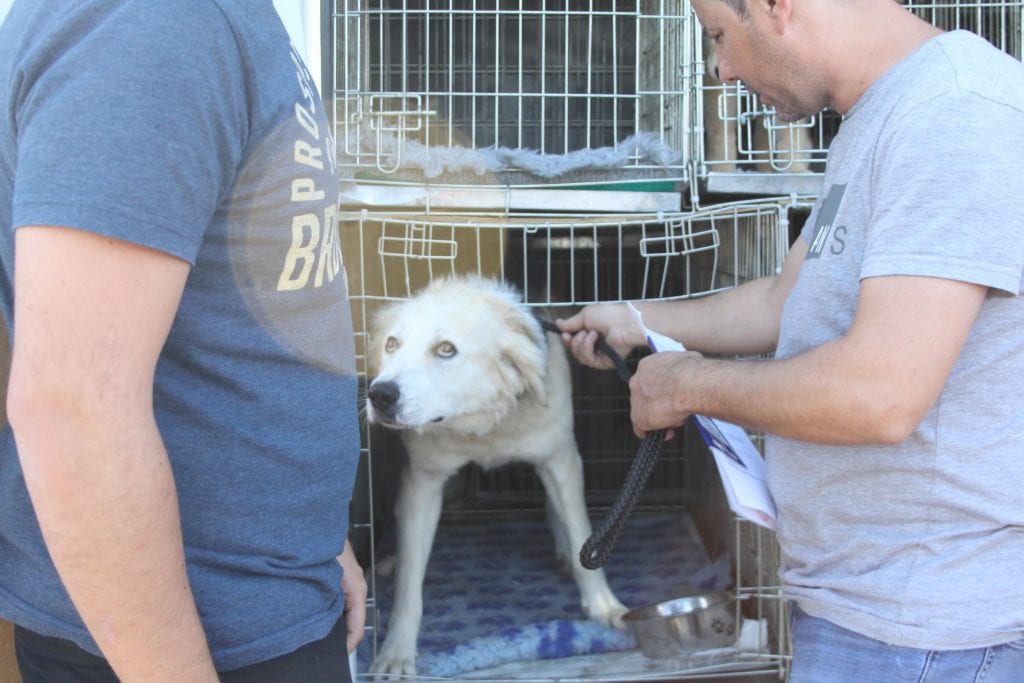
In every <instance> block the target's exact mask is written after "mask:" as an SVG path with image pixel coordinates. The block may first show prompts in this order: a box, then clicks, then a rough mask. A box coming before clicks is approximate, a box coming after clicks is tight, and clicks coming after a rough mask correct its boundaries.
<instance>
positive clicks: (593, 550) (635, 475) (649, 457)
mask: <svg viewBox="0 0 1024 683" xmlns="http://www.w3.org/2000/svg"><path fill="white" fill-rule="evenodd" d="M540 324H541V327H543V328H544V329H545V330H548V331H549V332H554V333H556V334H561V330H559V329H558V326H557V325H555V324H554V323H553V322H550V321H547V320H541V321H540ZM597 348H598V350H599V351H600V352H601V353H603V354H605V355H606V356H608V358H610V359H611V361H612V363H613V364H614V365H615V371H616V372H617V373H618V374H619V377H621V378H622V381H623V382H626V383H627V384H628V383H629V378H630V376H631V375H632V373H631V372H630V370H629V368H628V367H627V366H626V362H625V361H624V360H623V359H622V356H620V355H619V354H618V353H616V352H615V349H613V348H612V347H611V346H610V345H609V344H608V342H606V341H605V340H604V338H603V337H598V338H597ZM664 440H665V430H664V429H659V430H658V431H655V432H648V433H647V434H646V435H645V436H644V439H643V441H642V442H641V443H640V448H638V449H637V452H636V456H635V457H634V458H633V464H632V465H630V467H629V472H627V473H626V481H625V482H623V484H622V491H620V492H619V496H618V498H616V499H615V503H614V504H613V505H612V507H611V509H610V510H609V511H608V514H607V515H605V518H604V519H603V520H602V521H601V524H600V525H598V527H597V530H596V531H594V532H593V533H591V534H590V538H588V539H587V541H586V543H584V544H583V547H582V548H581V549H580V564H582V565H583V566H584V567H586V568H587V569H598V568H600V567H602V566H604V563H605V562H607V561H608V557H609V556H610V555H611V554H612V549H613V548H614V547H615V543H616V542H618V540H619V536H620V535H621V534H622V527H623V526H624V525H625V524H626V518H627V517H629V513H630V512H632V511H633V507H634V506H635V505H636V501H637V499H638V498H639V497H640V491H642V490H643V488H644V484H646V483H647V479H648V478H649V477H650V476H651V472H652V471H653V470H654V461H655V460H657V459H658V455H659V454H660V453H661V444H662V442H663V441H664Z"/></svg>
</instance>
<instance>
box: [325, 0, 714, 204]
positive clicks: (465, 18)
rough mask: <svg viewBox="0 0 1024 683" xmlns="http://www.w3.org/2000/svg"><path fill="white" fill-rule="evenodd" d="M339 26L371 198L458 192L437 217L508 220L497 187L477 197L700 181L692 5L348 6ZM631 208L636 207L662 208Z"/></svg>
mask: <svg viewBox="0 0 1024 683" xmlns="http://www.w3.org/2000/svg"><path fill="white" fill-rule="evenodd" d="M332 19H333V21H332V25H333V27H334V41H335V43H336V44H337V45H338V49H337V50H336V51H335V54H336V57H337V61H336V65H335V76H334V88H333V100H334V107H335V108H336V115H335V117H336V121H337V124H338V125H337V130H336V139H337V141H338V159H339V163H340V166H341V168H342V170H343V172H345V173H347V174H349V176H350V177H352V178H354V179H356V180H358V183H356V184H355V185H353V186H352V188H351V189H352V191H353V192H354V193H355V194H354V195H353V197H352V198H353V200H354V201H356V202H358V203H361V204H363V205H367V206H374V205H379V204H380V203H381V202H384V203H387V204H388V205H391V206H393V205H394V199H395V197H394V194H395V187H396V186H397V187H399V188H401V187H403V186H409V185H412V186H420V185H434V186H436V185H445V186H448V187H452V188H459V190H460V192H454V193H453V192H447V193H445V194H444V195H442V196H435V197H433V202H432V204H431V208H438V207H439V206H442V205H443V203H444V202H446V201H447V202H451V203H454V204H459V202H463V203H462V204H459V205H460V206H465V202H467V201H468V202H469V203H471V204H477V205H478V204H479V202H481V201H487V202H489V203H490V205H489V206H487V207H486V208H492V209H493V208H499V209H504V208H508V206H507V202H506V201H504V200H503V198H502V197H501V195H495V194H494V193H493V192H491V193H488V194H485V195H483V197H484V199H480V198H479V196H478V198H476V199H466V197H465V195H467V194H469V195H471V196H472V195H473V193H474V192H475V191H478V190H480V189H482V188H500V189H508V188H526V187H538V188H547V189H550V188H552V187H563V188H564V187H579V186H584V187H595V188H608V187H616V188H618V189H624V188H625V189H632V190H634V191H635V192H638V193H641V194H643V193H647V192H652V191H653V192H668V193H672V192H676V191H677V190H678V187H679V185H680V184H685V183H686V181H687V179H688V175H689V163H690V157H691V152H690V148H689V141H690V136H689V130H690V125H689V116H690V114H689V112H690V110H691V107H690V102H689V98H690V97H691V94H692V89H691V88H690V84H689V78H688V77H687V76H686V75H685V74H684V73H683V71H684V69H685V68H686V66H687V65H688V64H690V63H691V60H689V59H688V55H689V54H691V52H692V41H693V36H694V30H693V24H694V22H695V19H694V17H693V15H692V14H691V13H690V12H689V10H688V8H687V7H686V5H685V4H684V3H683V2H682V1H681V0H675V1H668V2H666V1H664V0H628V1H627V0H588V2H571V1H570V0H517V1H515V2H510V1H508V0H444V1H436V0H435V1H427V0H407V1H405V2H401V3H397V2H388V1H387V0H338V1H337V2H336V7H335V12H334V15H333V17H332ZM399 192H400V190H399ZM494 197H497V199H495V200H494V201H492V198H494ZM533 198H534V199H539V200H541V203H540V204H539V205H535V206H532V207H529V208H534V209H563V208H572V206H579V205H578V204H569V205H568V206H567V205H566V202H565V201H564V197H563V196H561V195H533ZM570 199H571V198H570ZM629 199H630V197H629V196H628V195H620V196H619V197H618V201H619V209H620V210H644V209H645V208H646V209H649V208H650V207H649V206H648V207H643V206H641V207H632V206H628V201H629ZM676 199H677V201H675V203H674V205H669V206H664V207H659V208H667V209H669V210H673V209H674V210H678V209H679V203H678V197H677V198H676ZM451 205H452V204H448V206H451ZM421 208H423V207H421ZM512 208H515V207H512Z"/></svg>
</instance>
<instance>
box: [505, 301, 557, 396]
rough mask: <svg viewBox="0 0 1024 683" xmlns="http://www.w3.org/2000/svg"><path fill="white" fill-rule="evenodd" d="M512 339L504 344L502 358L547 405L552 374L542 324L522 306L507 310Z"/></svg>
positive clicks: (506, 323)
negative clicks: (548, 384) (549, 375)
mask: <svg viewBox="0 0 1024 683" xmlns="http://www.w3.org/2000/svg"><path fill="white" fill-rule="evenodd" d="M504 317H505V327H506V329H507V330H508V332H509V334H508V338H507V339H506V340H505V341H504V342H503V343H502V349H501V355H502V359H503V360H504V362H505V364H506V365H507V366H508V368H509V369H510V370H511V372H512V373H514V374H515V375H516V376H517V377H514V378H512V377H510V378H509V379H511V380H512V381H513V383H514V384H520V383H521V384H522V386H523V388H524V389H528V390H529V391H531V392H533V395H534V396H535V397H536V398H537V400H538V401H540V403H541V405H547V403H548V392H547V388H546V386H545V382H544V379H545V377H546V376H547V374H548V345H547V338H546V337H545V335H544V331H543V330H542V329H541V327H540V323H539V322H537V319H536V318H534V317H533V315H531V314H530V313H529V312H528V311H527V310H526V309H525V308H523V307H522V306H509V307H508V308H507V309H506V310H505V311H504Z"/></svg>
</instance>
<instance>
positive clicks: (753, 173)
mask: <svg viewBox="0 0 1024 683" xmlns="http://www.w3.org/2000/svg"><path fill="white" fill-rule="evenodd" d="M903 4H904V5H905V6H906V7H907V9H908V10H910V11H912V12H914V13H915V14H917V15H918V16H920V17H922V18H923V19H925V20H926V21H929V22H931V23H932V24H934V25H936V26H938V27H940V28H943V29H946V30H954V29H964V30H968V31H973V32H975V33H978V34H979V35H981V36H983V37H984V38H986V39H987V40H988V41H989V42H991V43H992V44H993V45H995V46H996V47H998V48H999V49H1001V50H1003V51H1005V52H1007V53H1008V54H1010V55H1013V56H1014V57H1016V58H1017V59H1021V57H1022V45H1024V24H1022V21H1021V10H1022V7H1024V3H1022V2H1021V0H952V1H949V2H942V1H939V2H930V1H923V2H922V1H918V0H905V1H904V3H903ZM695 54H696V55H697V57H696V58H697V60H698V63H697V64H696V66H695V67H694V68H692V69H689V70H688V72H691V73H693V74H694V83H695V88H696V91H697V92H696V94H695V96H694V102H695V103H696V104H697V107H696V109H695V111H694V123H695V131H696V135H695V140H694V143H693V146H694V149H695V151H696V166H695V172H694V176H695V178H696V179H697V181H698V182H697V183H695V187H697V186H699V190H698V194H701V193H704V194H708V193H710V194H714V193H725V194H737V193H739V194H755V195H771V194H780V193H786V192H796V193H802V194H816V193H817V192H818V190H819V187H820V182H821V180H820V175H821V173H822V172H823V171H824V165H823V164H824V159H825V155H826V154H827V152H828V146H829V144H830V142H831V140H832V137H833V136H834V135H835V132H836V130H837V129H838V126H839V125H840V122H841V117H840V116H839V115H838V114H836V113H835V112H832V111H824V112H820V113H819V114H817V115H815V116H812V117H810V118H808V119H804V120H802V121H799V122H797V123H793V124H782V123H779V122H777V121H776V120H775V114H774V110H772V109H770V108H766V107H764V106H763V105H762V104H761V103H760V102H759V100H758V98H757V95H755V94H753V93H751V92H749V91H748V90H747V89H746V88H745V87H744V86H743V84H742V83H735V84H731V85H725V84H722V83H721V82H719V81H718V80H717V79H715V78H714V77H713V68H711V64H712V57H711V55H709V54H708V51H707V50H706V49H704V50H698V52H696V53H695Z"/></svg>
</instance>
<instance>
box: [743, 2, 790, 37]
mask: <svg viewBox="0 0 1024 683" xmlns="http://www.w3.org/2000/svg"><path fill="white" fill-rule="evenodd" d="M747 5H748V7H749V8H750V11H751V13H754V14H760V15H761V16H760V18H761V19H766V20H767V21H768V22H769V23H771V24H772V26H774V28H775V31H776V32H778V33H784V32H785V29H786V25H787V24H788V23H789V19H790V15H791V14H792V13H793V0H748V2H747Z"/></svg>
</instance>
